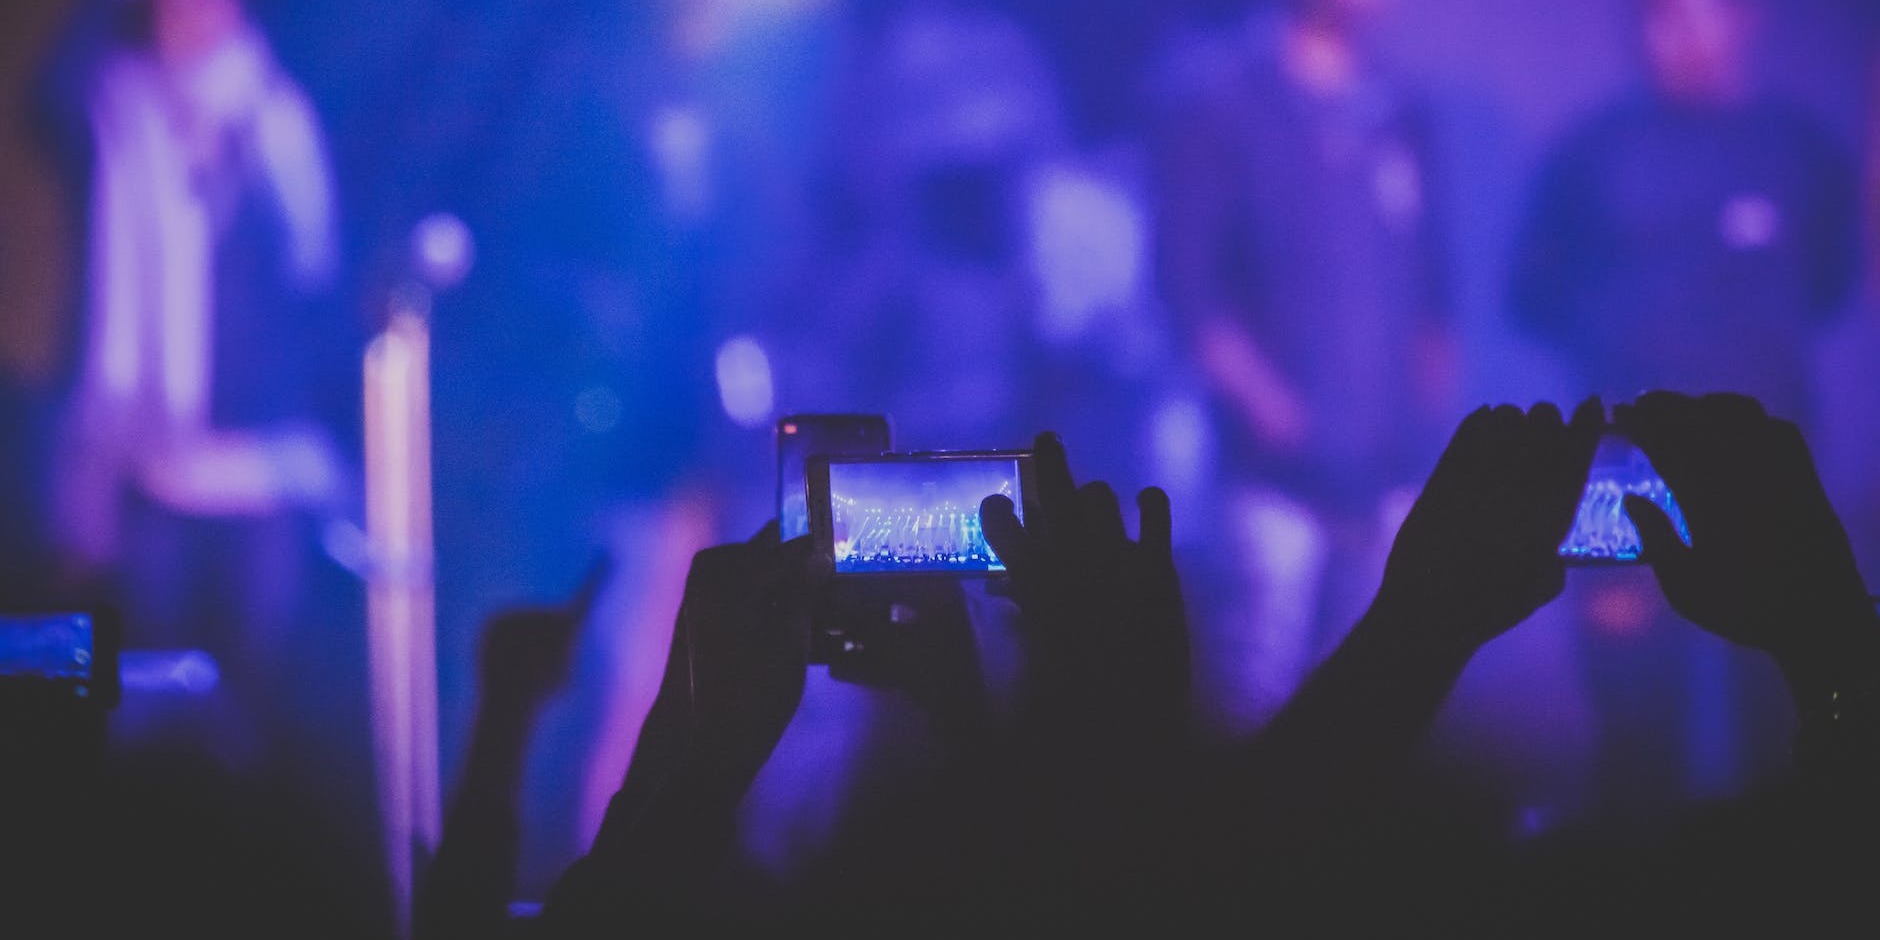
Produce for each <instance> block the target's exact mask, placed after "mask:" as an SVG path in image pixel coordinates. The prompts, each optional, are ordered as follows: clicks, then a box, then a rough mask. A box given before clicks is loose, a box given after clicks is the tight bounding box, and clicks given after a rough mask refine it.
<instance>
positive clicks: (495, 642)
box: [413, 565, 606, 938]
mask: <svg viewBox="0 0 1880 940" xmlns="http://www.w3.org/2000/svg"><path fill="white" fill-rule="evenodd" d="M605 575H606V567H605V566H604V565H602V566H596V568H595V570H594V571H593V572H592V573H591V574H590V575H589V577H588V579H587V582H586V583H585V584H584V585H583V586H582V588H581V590H580V591H579V592H577V593H576V595H575V596H574V597H573V598H571V599H570V600H569V601H568V602H567V603H564V604H559V605H556V606H553V607H531V608H516V609H512V610H507V611H503V612H501V613H498V614H496V615H495V616H493V617H491V618H490V619H489V621H488V622H487V623H486V625H485V626H484V628H483V648H482V653H481V664H480V665H481V673H482V676H481V686H480V687H479V689H478V706H477V716H476V724H475V727H474V729H473V730H472V733H471V736H470V748H469V755H468V757H467V758H466V759H465V761H464V776H463V780H462V781H461V782H460V783H459V784H458V788H457V792H456V794H455V796H454V797H453V799H452V802H451V810H450V816H449V818H448V819H447V820H446V823H445V826H444V833H443V837H442V839H441V840H440V841H439V844H438V849H437V855H436V857H435V858H433V859H432V862H431V867H430V869H429V870H428V871H426V872H425V873H424V876H423V880H422V882H421V885H420V890H419V894H418V900H417V907H416V910H415V912H414V920H413V929H414V932H415V936H418V937H420V938H428V937H452V938H456V937H480V936H495V935H497V934H498V933H499V932H500V930H501V927H502V925H503V922H504V918H505V909H506V906H507V904H508V900H509V898H510V897H511V896H512V895H513V894H514V892H515V882H516V862H517V859H518V857H519V854H520V851H521V820H520V810H519V808H518V805H517V804H518V801H519V798H520V795H521V791H522V769H523V764H524V762H525V757H526V755H527V753H528V748H529V740H530V738H531V736H532V734H533V732H534V728H535V718H536V715H537V714H538V713H539V711H540V710H541V707H542V705H543V704H544V703H545V702H547V701H548V699H549V698H550V697H551V696H553V695H554V694H555V692H557V691H559V690H560V689H561V687H562V686H563V685H564V684H566V682H567V680H568V673H569V667H570V665H571V663H572V661H573V658H574V646H575V643H574V640H575V636H576V633H577V632H578V630H579V628H580V626H581V622H582V621H583V620H586V619H587V615H588V611H589V609H590V608H591V607H592V606H593V599H594V595H595V594H596V593H597V592H598V591H599V589H600V586H601V584H602V582H603V580H604V578H605Z"/></svg>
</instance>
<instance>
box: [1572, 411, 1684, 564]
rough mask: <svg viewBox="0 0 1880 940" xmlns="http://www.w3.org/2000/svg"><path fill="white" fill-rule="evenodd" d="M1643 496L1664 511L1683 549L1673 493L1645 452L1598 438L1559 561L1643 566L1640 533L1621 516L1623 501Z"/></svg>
mask: <svg viewBox="0 0 1880 940" xmlns="http://www.w3.org/2000/svg"><path fill="white" fill-rule="evenodd" d="M1627 495H1638V496H1643V497H1645V498H1646V499H1649V500H1651V501H1652V504H1653V505H1655V506H1657V507H1658V508H1660V509H1662V510H1664V512H1665V516H1666V517H1667V518H1669V519H1670V520H1671V525H1672V527H1673V528H1675V529H1676V530H1677V533H1678V538H1680V539H1683V540H1684V544H1686V545H1689V544H1691V530H1690V527H1689V526H1688V525H1686V524H1685V521H1684V511H1683V510H1682V509H1680V508H1678V500H1677V498H1676V497H1674V496H1672V495H1671V488H1670V487H1668V486H1666V485H1665V481H1664V480H1663V479H1662V478H1660V477H1659V476H1658V471H1656V470H1654V469H1652V462H1651V460H1649V459H1648V458H1646V456H1645V452H1644V451H1642V450H1639V449H1638V445H1636V444H1633V443H1632V442H1631V441H1629V440H1627V439H1626V438H1625V437H1623V436H1622V435H1619V434H1614V433H1608V434H1606V435H1605V436H1604V437H1602V438H1600V441H1599V448H1598V450H1596V451H1594V453H1593V469H1592V472H1590V473H1589V474H1587V478H1586V491H1585V493H1584V494H1582V495H1581V497H1580V506H1579V509H1578V510H1576V511H1575V512H1574V516H1573V530H1572V531H1571V532H1569V533H1567V538H1566V541H1563V542H1561V543H1560V557H1562V558H1564V559H1566V560H1567V561H1568V562H1569V563H1571V564H1576V565H1631V564H1638V563H1640V562H1642V561H1644V546H1643V545H1642V544H1640V542H1639V537H1638V528H1637V527H1635V526H1633V525H1632V520H1631V519H1630V518H1629V517H1628V516H1626V514H1625V497H1626V496H1627Z"/></svg>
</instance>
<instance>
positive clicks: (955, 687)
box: [829, 577, 989, 750]
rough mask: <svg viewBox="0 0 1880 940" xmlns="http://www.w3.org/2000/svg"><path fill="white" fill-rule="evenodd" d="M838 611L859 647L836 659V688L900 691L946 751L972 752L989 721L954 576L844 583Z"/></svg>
mask: <svg viewBox="0 0 1880 940" xmlns="http://www.w3.org/2000/svg"><path fill="white" fill-rule="evenodd" d="M841 587H843V588H848V589H850V590H847V591H845V594H846V595H847V597H846V599H845V601H844V602H843V603H841V604H839V605H838V606H837V609H839V610H841V611H842V612H843V615H844V616H847V617H849V618H850V625H849V627H848V629H847V632H846V636H847V637H848V638H849V639H851V640H853V641H854V642H855V643H856V644H857V645H858V647H859V648H858V649H855V650H853V651H848V652H841V653H837V654H836V655H834V656H833V657H832V658H831V659H830V662H829V675H830V676H831V677H832V678H834V679H836V680H838V681H841V682H851V683H855V684H857V685H866V686H873V687H877V688H888V689H897V690H899V691H901V692H902V693H904V694H906V695H907V696H908V698H910V699H912V700H913V701H914V703H915V704H916V705H918V706H919V707H920V709H921V711H923V712H925V713H926V715H927V719H928V722H929V723H930V725H931V726H932V728H933V730H934V733H935V734H936V735H937V736H939V737H940V738H941V739H942V740H943V741H944V742H945V743H946V744H947V745H948V746H949V747H951V748H954V749H956V750H957V749H960V748H962V747H971V746H975V745H977V744H978V743H981V742H980V740H979V739H980V738H982V737H983V735H984V733H985V731H986V724H987V722H988V720H989V714H988V705H987V702H986V692H985V682H984V679H983V677H982V675H981V673H980V669H979V650H978V646H977V645H976V642H975V638H974V635H973V624H972V618H971V616H970V614H969V612H968V609H967V605H966V592H965V590H964V589H963V588H962V587H961V585H960V582H959V581H957V580H955V579H952V578H927V577H896V578H882V579H879V580H875V579H870V580H869V581H867V582H866V583H858V584H853V585H842V586H841Z"/></svg>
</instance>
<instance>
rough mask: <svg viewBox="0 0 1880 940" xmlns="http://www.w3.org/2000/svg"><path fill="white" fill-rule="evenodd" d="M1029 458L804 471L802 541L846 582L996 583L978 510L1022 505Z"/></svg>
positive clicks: (856, 460)
mask: <svg viewBox="0 0 1880 940" xmlns="http://www.w3.org/2000/svg"><path fill="white" fill-rule="evenodd" d="M1035 489H1036V485H1035V484H1034V482H1033V470H1032V455H1031V452H1030V451H935V452H929V453H920V454H882V455H880V456H876V457H817V458H813V459H812V460H811V461H810V470H809V501H810V505H809V509H810V535H811V537H812V542H813V543H814V546H815V553H816V558H817V560H818V561H819V563H821V564H822V565H823V566H824V570H828V571H833V572H834V573H835V574H836V576H837V577H838V579H840V578H843V577H851V576H883V575H925V574H940V575H953V576H974V575H988V574H997V573H1000V572H1003V571H1004V570H1005V564H1004V562H1002V561H1000V560H999V557H998V555H997V553H995V552H994V551H993V550H992V547H991V546H990V545H988V544H987V543H986V537H985V533H984V531H983V530H982V529H981V527H980V519H979V504H980V502H981V501H982V500H984V499H985V498H986V497H988V496H1004V497H1006V498H1007V499H1010V500H1011V501H1012V504H1013V506H1014V507H1015V511H1016V512H1017V513H1018V514H1019V519H1020V521H1023V519H1024V516H1025V513H1026V512H1027V511H1028V508H1029V507H1030V504H1031V502H1032V501H1031V499H1030V498H1029V494H1030V493H1032V492H1033V491H1034V490H1035Z"/></svg>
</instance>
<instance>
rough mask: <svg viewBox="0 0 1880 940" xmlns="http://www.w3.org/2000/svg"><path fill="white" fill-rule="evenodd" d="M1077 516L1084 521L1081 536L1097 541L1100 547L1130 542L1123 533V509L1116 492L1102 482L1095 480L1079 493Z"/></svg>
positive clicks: (1127, 536) (1127, 535)
mask: <svg viewBox="0 0 1880 940" xmlns="http://www.w3.org/2000/svg"><path fill="white" fill-rule="evenodd" d="M1077 514H1078V516H1079V517H1080V518H1081V519H1082V521H1083V531H1082V532H1081V533H1079V534H1080V535H1082V536H1084V537H1086V538H1090V539H1095V540H1096V541H1097V543H1098V544H1100V545H1118V544H1121V543H1123V542H1126V541H1128V540H1129V534H1128V533H1127V532H1125V531H1123V508H1122V506H1121V504H1119V503H1118V502H1117V500H1116V491H1115V490H1113V489H1110V484H1108V483H1105V482H1103V481H1102V480H1093V481H1091V482H1089V483H1086V484H1084V485H1083V487H1082V488H1080V489H1079V490H1078V491H1077Z"/></svg>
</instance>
